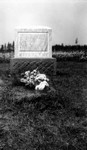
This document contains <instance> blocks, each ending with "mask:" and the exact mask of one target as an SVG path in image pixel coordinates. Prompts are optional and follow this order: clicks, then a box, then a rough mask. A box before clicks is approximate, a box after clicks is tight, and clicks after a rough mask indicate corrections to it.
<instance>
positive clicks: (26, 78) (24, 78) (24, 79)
mask: <svg viewBox="0 0 87 150" xmlns="http://www.w3.org/2000/svg"><path fill="white" fill-rule="evenodd" d="M20 82H21V83H23V84H24V85H25V86H26V87H28V88H30V89H35V90H40V91H42V90H45V89H49V79H48V78H47V76H46V75H45V74H41V73H40V72H39V71H38V69H34V70H33V71H29V70H28V71H25V72H24V73H21V77H20Z"/></svg>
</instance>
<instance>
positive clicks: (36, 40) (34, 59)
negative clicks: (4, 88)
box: [11, 27, 56, 75]
mask: <svg viewBox="0 0 87 150" xmlns="http://www.w3.org/2000/svg"><path fill="white" fill-rule="evenodd" d="M15 37H16V38H15V51H14V58H12V59H11V72H12V73H17V72H24V71H27V70H31V71H32V70H33V69H36V68H37V67H38V69H39V71H40V72H42V73H46V74H50V75H52V74H56V59H55V58H52V45H51V44H52V43H51V42H52V29H51V28H47V27H44V28H43V27H38V28H28V29H16V36H15Z"/></svg>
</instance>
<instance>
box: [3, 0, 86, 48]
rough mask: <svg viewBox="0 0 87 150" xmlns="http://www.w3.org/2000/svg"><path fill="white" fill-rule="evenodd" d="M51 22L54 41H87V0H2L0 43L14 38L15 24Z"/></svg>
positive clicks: (25, 26) (41, 24)
mask: <svg viewBox="0 0 87 150" xmlns="http://www.w3.org/2000/svg"><path fill="white" fill-rule="evenodd" d="M30 26H48V27H50V28H52V45H55V44H62V43H63V44H65V45H73V44H75V39H76V38H78V44H81V45H84V44H87V1H86V0H0V45H1V44H4V43H8V42H12V41H15V28H17V27H20V28H29V27H30Z"/></svg>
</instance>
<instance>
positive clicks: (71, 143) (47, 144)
mask: <svg viewBox="0 0 87 150" xmlns="http://www.w3.org/2000/svg"><path fill="white" fill-rule="evenodd" d="M9 67H10V64H9V63H1V64H0V150H2V149H3V150H86V149H87V62H73V61H58V62H57V75H56V76H55V77H54V78H53V79H52V81H51V85H52V87H51V89H50V90H49V91H48V92H47V93H46V92H44V93H40V92H36V91H31V90H29V89H26V88H24V87H23V86H18V85H14V84H12V80H13V79H12V77H11V76H10V72H9V70H10V69H9Z"/></svg>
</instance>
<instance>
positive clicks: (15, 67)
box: [11, 58, 56, 76]
mask: <svg viewBox="0 0 87 150" xmlns="http://www.w3.org/2000/svg"><path fill="white" fill-rule="evenodd" d="M37 67H38V70H39V71H40V73H46V74H47V75H49V76H53V75H56V59H55V58H47V59H46V58H45V59H44V58H41V59H40V58H20V59H19V58H13V59H11V73H22V72H24V71H27V70H30V71H32V70H33V69H36V68H37Z"/></svg>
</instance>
